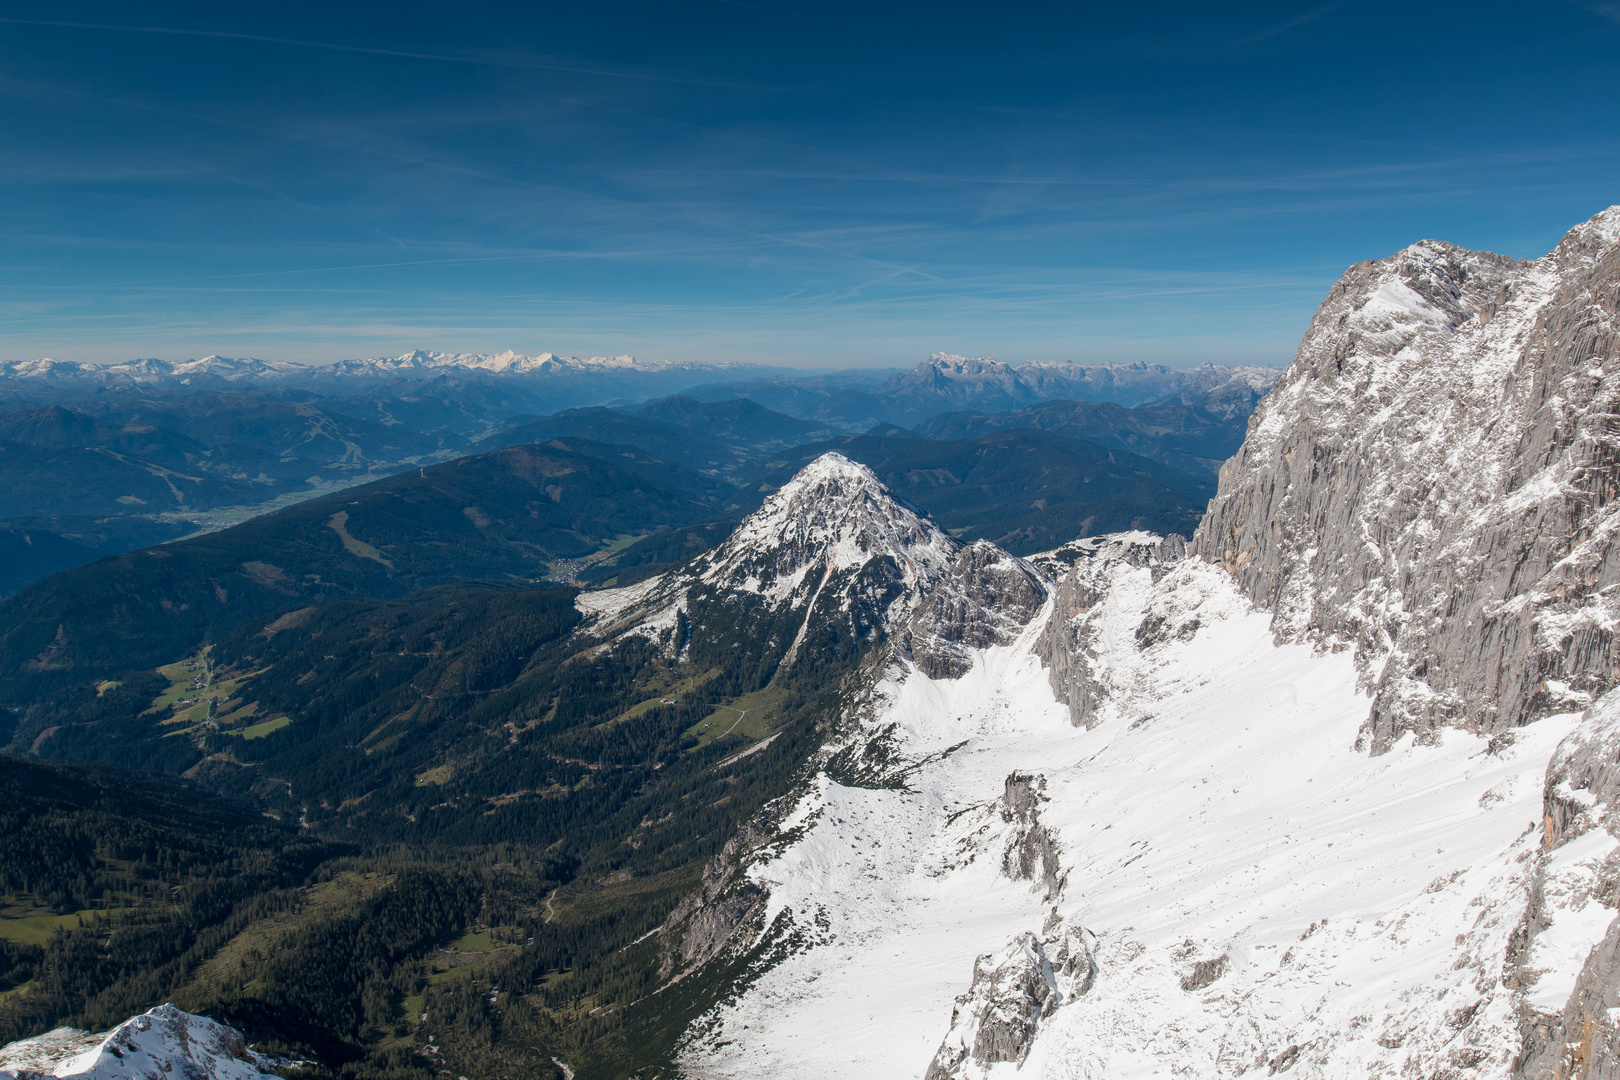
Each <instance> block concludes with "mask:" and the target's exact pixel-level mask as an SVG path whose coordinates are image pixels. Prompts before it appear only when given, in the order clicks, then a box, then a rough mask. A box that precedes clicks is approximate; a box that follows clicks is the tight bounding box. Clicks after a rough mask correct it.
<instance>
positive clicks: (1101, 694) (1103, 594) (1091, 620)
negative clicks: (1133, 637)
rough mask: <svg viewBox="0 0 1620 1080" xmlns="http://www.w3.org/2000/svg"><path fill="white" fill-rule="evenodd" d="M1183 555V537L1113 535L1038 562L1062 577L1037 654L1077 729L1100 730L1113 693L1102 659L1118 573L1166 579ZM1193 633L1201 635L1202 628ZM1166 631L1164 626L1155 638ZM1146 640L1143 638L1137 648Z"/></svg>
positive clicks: (1078, 544) (1071, 546) (1069, 547)
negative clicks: (1106, 606) (1137, 571)
mask: <svg viewBox="0 0 1620 1080" xmlns="http://www.w3.org/2000/svg"><path fill="white" fill-rule="evenodd" d="M1183 551H1184V545H1183V544H1182V542H1181V540H1180V538H1179V537H1173V536H1172V537H1160V536H1155V535H1153V534H1151V533H1114V534H1110V535H1107V536H1099V537H1091V538H1088V539H1086V540H1081V541H1077V542H1076V543H1073V544H1069V545H1066V546H1065V547H1064V548H1059V549H1058V550H1057V551H1055V552H1048V553H1045V554H1044V555H1040V556H1036V557H1035V561H1036V562H1037V565H1040V566H1042V568H1043V569H1045V570H1047V572H1048V573H1051V574H1052V575H1053V576H1054V577H1056V578H1057V587H1056V588H1055V589H1054V590H1053V597H1052V614H1051V615H1050V616H1049V617H1048V619H1047V623H1046V627H1045V629H1044V630H1042V632H1041V639H1040V641H1039V642H1038V643H1037V644H1036V646H1035V650H1036V653H1037V655H1039V656H1040V658H1041V663H1042V664H1043V665H1044V666H1045V667H1046V670H1047V678H1048V680H1049V681H1050V682H1051V684H1052V693H1053V694H1054V695H1055V696H1056V697H1057V699H1058V700H1059V701H1061V702H1063V703H1064V704H1066V705H1068V706H1069V718H1070V721H1071V722H1072V723H1073V724H1074V726H1075V727H1083V728H1092V727H1095V726H1097V724H1098V723H1099V722H1100V721H1101V709H1102V707H1103V705H1104V703H1105V702H1106V701H1107V700H1108V698H1109V696H1110V694H1111V693H1112V689H1111V685H1110V684H1111V680H1110V679H1109V677H1108V675H1109V673H1108V672H1106V671H1105V670H1104V669H1103V662H1102V660H1101V656H1102V655H1103V654H1104V653H1106V652H1107V651H1108V650H1107V648H1106V642H1105V639H1106V636H1107V629H1106V627H1105V623H1104V619H1103V615H1104V611H1103V608H1102V605H1103V603H1104V601H1105V600H1107V598H1108V595H1109V592H1110V590H1112V589H1113V587H1114V583H1115V578H1116V576H1117V574H1118V573H1119V571H1120V570H1121V569H1129V568H1147V569H1149V570H1150V571H1151V572H1152V573H1154V574H1162V573H1163V572H1164V571H1165V570H1166V569H1168V568H1169V567H1170V566H1171V565H1173V564H1174V563H1175V562H1176V561H1177V560H1179V559H1180V558H1181V555H1182V553H1183ZM1161 624H1162V620H1161ZM1192 629H1193V630H1194V631H1196V630H1197V626H1196V625H1193V627H1192ZM1161 630H1162V625H1161V626H1160V627H1159V628H1158V629H1156V630H1153V633H1155V634H1156V633H1158V632H1160V631H1161ZM1143 640H1144V639H1143V635H1142V634H1141V633H1138V635H1137V641H1138V644H1141V643H1142V641H1143Z"/></svg>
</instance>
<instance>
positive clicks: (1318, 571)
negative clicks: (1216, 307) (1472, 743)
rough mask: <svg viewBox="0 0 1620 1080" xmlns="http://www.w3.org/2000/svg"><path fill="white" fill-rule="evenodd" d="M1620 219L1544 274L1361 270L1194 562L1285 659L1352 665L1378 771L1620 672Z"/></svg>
mask: <svg viewBox="0 0 1620 1080" xmlns="http://www.w3.org/2000/svg"><path fill="white" fill-rule="evenodd" d="M1617 494H1620V207H1616V208H1613V209H1610V210H1608V211H1605V212H1604V213H1602V214H1600V215H1598V216H1597V217H1595V218H1593V219H1591V220H1590V221H1588V222H1586V223H1584V224H1582V225H1580V226H1578V227H1577V228H1575V229H1574V230H1572V231H1571V232H1570V233H1569V234H1568V236H1566V237H1565V238H1564V240H1563V241H1562V242H1561V243H1560V244H1559V245H1558V247H1557V249H1556V250H1554V251H1553V252H1552V253H1551V254H1549V255H1547V256H1545V257H1544V258H1541V259H1537V260H1535V261H1533V262H1516V261H1514V260H1513V259H1509V258H1506V257H1504V256H1500V255H1491V254H1486V253H1480V252H1472V251H1466V250H1463V249H1461V248H1458V247H1454V246H1452V245H1450V244H1443V243H1437V242H1434V241H1423V242H1421V243H1418V244H1415V245H1413V246H1412V247H1410V248H1407V249H1406V250H1405V251H1402V252H1400V253H1398V254H1396V255H1394V256H1392V257H1390V258H1388V259H1384V260H1381V261H1379V262H1371V263H1362V264H1360V265H1357V266H1354V267H1352V268H1351V269H1350V270H1349V271H1347V272H1346V273H1345V275H1344V277H1343V278H1341V279H1340V281H1339V283H1338V284H1337V285H1335V286H1334V287H1333V290H1332V291H1331V293H1330V294H1329V295H1328V298H1327V299H1326V300H1325V301H1324V302H1323V303H1322V306H1321V307H1320V308H1319V309H1318V311H1317V313H1316V317H1315V320H1314V321H1313V322H1312V324H1311V328H1310V330H1309V331H1308V332H1307V334H1306V335H1305V339H1304V341H1303V343H1302V344H1301V346H1300V349H1299V354H1298V356H1297V357H1296V359H1295V360H1294V363H1293V366H1292V367H1290V368H1289V370H1288V371H1287V372H1286V373H1285V374H1284V376H1283V377H1282V379H1281V380H1280V381H1279V382H1278V383H1277V385H1276V387H1275V388H1274V389H1273V390H1272V391H1271V393H1270V394H1269V395H1268V396H1267V397H1266V398H1265V400H1264V401H1263V402H1261V404H1260V406H1259V408H1258V409H1257V411H1256V412H1255V414H1254V415H1253V417H1252V418H1251V419H1250V421H1249V431H1248V436H1247V439H1246V441H1245V442H1244V445H1243V448H1242V450H1241V451H1240V452H1239V453H1238V455H1237V456H1236V457H1234V458H1233V459H1232V460H1231V461H1230V462H1228V463H1227V464H1226V466H1225V467H1224V468H1223V469H1222V470H1221V482H1220V488H1219V493H1218V494H1217V496H1216V498H1215V499H1214V500H1213V501H1212V502H1211V504H1210V509H1209V512H1208V514H1207V515H1206V516H1205V518H1204V521H1203V523H1202V525H1201V526H1200V527H1199V529H1198V532H1197V535H1196V536H1195V538H1194V540H1193V542H1192V545H1191V548H1192V550H1193V552H1194V553H1196V554H1198V555H1201V556H1202V557H1204V558H1205V559H1208V560H1210V561H1213V562H1217V563H1219V564H1220V565H1222V566H1225V567H1226V568H1227V569H1228V570H1229V571H1230V572H1231V573H1232V574H1233V575H1234V577H1235V578H1236V580H1237V581H1238V583H1239V585H1240V587H1241V588H1242V589H1243V590H1244V592H1246V593H1247V594H1248V596H1249V597H1250V598H1251V599H1252V600H1253V601H1254V602H1255V603H1256V604H1258V605H1260V606H1261V607H1263V608H1266V609H1268V610H1271V611H1273V612H1274V613H1275V622H1274V627H1275V630H1276V633H1277V636H1278V638H1279V640H1302V639H1310V640H1315V641H1317V642H1319V643H1321V644H1323V645H1327V646H1331V647H1340V646H1349V647H1353V648H1354V649H1355V650H1356V655H1357V659H1358V662H1359V663H1360V665H1361V670H1362V671H1363V672H1364V676H1365V681H1366V685H1367V688H1368V689H1369V690H1370V691H1371V692H1372V694H1373V705H1372V709H1371V712H1370V716H1369V719H1368V724H1367V728H1366V737H1367V744H1368V746H1369V747H1370V748H1371V750H1372V751H1373V752H1374V753H1378V752H1381V751H1383V750H1385V749H1387V748H1388V747H1389V746H1390V745H1392V743H1393V742H1394V740H1395V739H1397V738H1399V737H1400V735H1401V734H1402V733H1404V732H1408V731H1411V732H1416V733H1418V735H1420V736H1424V735H1427V734H1428V733H1430V732H1433V731H1434V730H1435V729H1436V728H1437V727H1438V726H1440V725H1448V724H1449V725H1460V726H1465V727H1469V728H1473V729H1476V730H1482V731H1488V732H1489V731H1499V730H1504V729H1509V728H1512V727H1514V726H1516V725H1519V724H1524V723H1527V722H1529V721H1532V720H1534V719H1536V718H1537V717H1540V716H1543V715H1546V714H1548V713H1551V712H1557V711H1568V710H1570V709H1571V708H1579V707H1581V706H1582V705H1584V704H1586V703H1589V702H1590V701H1592V700H1593V699H1594V698H1596V697H1597V696H1598V695H1599V694H1600V693H1602V692H1603V691H1604V690H1605V689H1607V688H1608V687H1609V686H1611V685H1613V684H1614V683H1615V681H1616V678H1617V675H1616V672H1617V671H1620V643H1617V638H1616V633H1615V631H1616V627H1617V626H1620V554H1617V552H1616V549H1615V547H1614V543H1613V540H1614V537H1615V535H1616V531H1617V530H1620V515H1617V513H1616V509H1617V506H1620V503H1617V502H1616V501H1615V497H1616V495H1617Z"/></svg>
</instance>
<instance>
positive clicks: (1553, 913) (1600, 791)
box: [1507, 690, 1620, 1080]
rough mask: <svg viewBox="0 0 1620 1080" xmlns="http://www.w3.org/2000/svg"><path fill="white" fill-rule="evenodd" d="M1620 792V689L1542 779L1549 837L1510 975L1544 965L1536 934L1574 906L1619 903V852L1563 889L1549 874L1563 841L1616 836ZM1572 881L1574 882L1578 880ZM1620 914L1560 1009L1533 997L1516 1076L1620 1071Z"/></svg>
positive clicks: (1531, 974)
mask: <svg viewBox="0 0 1620 1080" xmlns="http://www.w3.org/2000/svg"><path fill="white" fill-rule="evenodd" d="M1617 794H1620V690H1615V691H1612V692H1610V693H1609V694H1607V695H1605V696H1604V697H1603V698H1602V699H1601V700H1600V701H1599V702H1598V703H1597V704H1596V705H1594V706H1593V707H1592V708H1590V709H1588V710H1587V711H1586V713H1585V714H1584V715H1583V716H1582V717H1581V720H1580V723H1579V724H1577V725H1576V727H1575V730H1574V731H1572V732H1571V733H1570V734H1569V735H1567V736H1566V737H1565V738H1564V739H1563V741H1562V742H1560V743H1559V745H1558V749H1557V750H1556V751H1555V752H1554V753H1553V756H1552V758H1551V760H1550V761H1549V762H1548V763H1547V776H1546V781H1545V783H1544V785H1543V787H1542V811H1543V816H1542V842H1541V852H1540V854H1539V857H1538V860H1537V863H1536V865H1535V866H1534V867H1533V869H1532V873H1533V874H1534V881H1533V886H1532V888H1531V890H1530V900H1529V904H1528V905H1527V908H1526V911H1525V915H1524V920H1523V923H1522V925H1521V926H1520V929H1519V932H1518V935H1517V939H1518V940H1517V947H1516V948H1515V949H1514V951H1513V955H1512V956H1511V957H1510V965H1509V970H1508V972H1507V978H1508V979H1510V980H1512V981H1513V982H1514V983H1515V984H1516V985H1519V986H1521V987H1523V988H1525V989H1528V988H1529V987H1531V986H1533V985H1534V983H1535V980H1536V977H1537V975H1538V974H1539V972H1538V971H1537V969H1536V962H1535V949H1536V946H1537V943H1538V937H1539V936H1540V935H1541V934H1542V933H1544V932H1545V931H1547V930H1548V929H1549V927H1554V926H1556V925H1557V923H1558V921H1559V919H1560V917H1565V918H1567V917H1570V916H1569V911H1570V909H1571V908H1574V907H1576V906H1577V905H1578V906H1580V907H1588V906H1590V905H1594V904H1595V905H1598V906H1597V907H1594V908H1593V909H1592V910H1595V911H1599V912H1601V911H1603V910H1604V909H1610V910H1613V909H1616V908H1620V862H1617V859H1616V857H1615V856H1612V855H1611V857H1610V858H1609V859H1606V860H1601V861H1589V862H1588V864H1587V865H1586V866H1584V867H1582V866H1579V865H1577V867H1575V868H1574V869H1573V870H1572V871H1571V870H1566V871H1565V873H1564V875H1563V877H1564V878H1565V880H1564V881H1563V882H1560V883H1558V884H1561V885H1562V886H1563V887H1562V888H1559V889H1557V890H1553V889H1549V888H1548V881H1547V878H1548V875H1549V872H1551V871H1552V868H1553V867H1554V866H1556V865H1557V863H1558V862H1560V861H1561V860H1560V859H1559V855H1560V853H1561V851H1562V850H1563V849H1566V848H1567V847H1568V846H1569V845H1571V844H1573V843H1574V842H1576V841H1578V840H1582V839H1583V838H1587V837H1588V834H1590V833H1594V832H1597V831H1598V830H1602V832H1597V835H1598V836H1602V835H1603V832H1608V833H1610V834H1612V833H1613V832H1614V831H1615V830H1614V828H1613V827H1612V826H1611V824H1610V822H1611V820H1613V819H1612V815H1611V808H1612V806H1613V803H1614V799H1615V796H1616V795H1617ZM1572 885H1573V887H1571V886H1572ZM1616 1009H1620V918H1614V919H1612V920H1611V921H1610V922H1609V926H1608V932H1607V934H1606V935H1605V936H1604V937H1603V939H1602V940H1601V941H1600V942H1598V943H1597V945H1596V946H1595V947H1593V949H1592V951H1591V952H1590V953H1589V954H1588V955H1587V958H1586V963H1585V964H1584V965H1583V966H1582V968H1581V972H1580V975H1579V976H1578V977H1577V978H1576V980H1575V987H1574V990H1573V991H1572V992H1571V994H1570V995H1569V999H1568V1001H1567V1002H1565V1004H1564V1007H1563V1010H1562V1011H1561V1012H1546V1011H1541V1010H1537V1009H1535V1008H1532V1007H1530V1006H1529V1005H1526V1006H1525V1008H1524V1009H1523V1010H1522V1016H1521V1020H1520V1032H1521V1038H1522V1041H1523V1046H1522V1049H1521V1052H1520V1056H1519V1061H1518V1067H1517V1069H1516V1075H1518V1076H1520V1077H1525V1078H1527V1080H1581V1078H1586V1077H1592V1078H1597V1077H1602V1078H1605V1080H1611V1078H1614V1077H1620V1012H1611V1010H1616Z"/></svg>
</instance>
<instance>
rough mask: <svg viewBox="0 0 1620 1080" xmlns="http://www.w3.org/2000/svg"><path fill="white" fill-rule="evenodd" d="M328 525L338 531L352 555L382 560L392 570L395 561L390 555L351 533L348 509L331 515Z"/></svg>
mask: <svg viewBox="0 0 1620 1080" xmlns="http://www.w3.org/2000/svg"><path fill="white" fill-rule="evenodd" d="M326 527H327V528H329V529H331V530H332V531H333V532H335V533H337V535H338V539H339V540H341V541H342V542H343V550H344V551H347V552H348V553H349V554H350V555H353V556H355V557H356V558H360V559H370V560H371V561H373V562H380V563H382V564H383V565H384V566H386V567H388V569H390V570H392V569H393V568H394V564H393V561H392V560H390V559H389V558H388V556H386V555H384V554H383V553H382V552H380V551H378V550H377V549H376V548H374V547H372V546H371V545H370V544H368V543H366V542H365V541H364V540H356V539H355V538H354V537H352V536H350V535H349V512H348V511H347V510H339V511H338V512H337V513H335V514H333V515H332V516H331V517H329V518H327V519H326Z"/></svg>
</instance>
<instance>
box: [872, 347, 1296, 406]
mask: <svg viewBox="0 0 1620 1080" xmlns="http://www.w3.org/2000/svg"><path fill="white" fill-rule="evenodd" d="M1280 374H1281V369H1279V368H1269V367H1217V366H1215V365H1213V364H1203V365H1200V366H1198V367H1193V368H1169V367H1165V366H1163V365H1162V364H1145V363H1135V364H1102V365H1083V364H1064V363H1051V362H1042V361H1029V362H1026V363H1022V364H1006V363H1002V362H1001V361H999V360H994V359H991V358H989V357H982V356H981V357H966V356H954V355H952V354H950V353H935V354H934V355H933V356H931V357H929V358H928V359H927V360H925V361H924V362H922V363H921V364H918V365H917V366H916V367H915V368H912V369H911V370H910V371H907V372H903V373H901V374H899V375H896V376H894V377H893V378H891V379H890V380H889V381H888V382H887V383H886V384H885V385H884V386H883V388H882V389H881V391H879V397H880V399H881V400H882V401H883V402H884V403H885V404H886V405H887V406H888V407H889V409H890V410H891V411H895V414H896V415H897V416H898V417H899V418H900V419H903V420H908V421H913V422H914V421H915V420H916V419H920V418H924V417H929V416H934V415H937V414H939V413H942V412H950V411H953V410H963V409H975V410H979V411H982V412H996V411H1002V410H1007V409H1018V408H1022V407H1024V406H1027V405H1033V404H1036V403H1038V402H1042V401H1053V400H1058V399H1064V398H1069V399H1074V400H1077V401H1112V402H1115V403H1117V404H1120V405H1124V406H1126V407H1127V408H1128V407H1131V406H1135V405H1141V404H1144V403H1146V402H1150V401H1162V400H1164V399H1166V398H1175V397H1178V396H1186V397H1187V398H1188V399H1189V400H1190V401H1196V402H1197V403H1198V404H1200V405H1202V406H1204V407H1206V408H1213V409H1214V410H1215V411H1217V412H1223V413H1224V412H1231V411H1234V410H1241V412H1242V413H1243V414H1246V413H1247V412H1248V411H1249V410H1251V409H1252V408H1253V407H1254V403H1255V402H1256V401H1257V400H1258V399H1259V398H1260V396H1261V395H1263V394H1264V393H1265V392H1266V391H1267V390H1269V389H1270V388H1271V385H1272V384H1273V383H1274V382H1276V380H1277V377H1278V375H1280Z"/></svg>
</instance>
